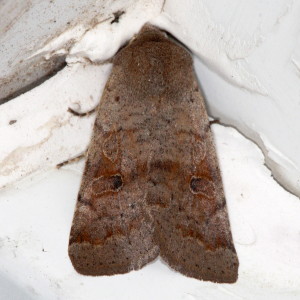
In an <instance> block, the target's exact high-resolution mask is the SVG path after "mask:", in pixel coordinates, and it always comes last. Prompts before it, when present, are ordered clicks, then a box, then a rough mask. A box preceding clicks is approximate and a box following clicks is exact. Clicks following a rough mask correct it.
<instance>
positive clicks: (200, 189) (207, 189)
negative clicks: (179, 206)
mask: <svg viewBox="0 0 300 300" xmlns="http://www.w3.org/2000/svg"><path fill="white" fill-rule="evenodd" d="M190 189H191V192H192V193H193V194H201V195H204V196H205V197H207V198H209V199H213V198H215V196H216V187H215V184H214V183H213V182H212V181H211V180H209V179H208V178H205V177H196V176H193V177H192V178H191V181H190Z"/></svg>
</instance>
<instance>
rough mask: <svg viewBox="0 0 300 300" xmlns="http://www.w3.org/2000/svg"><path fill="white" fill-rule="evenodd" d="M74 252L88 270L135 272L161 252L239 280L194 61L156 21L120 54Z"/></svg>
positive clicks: (203, 272) (91, 159) (207, 276)
mask: <svg viewBox="0 0 300 300" xmlns="http://www.w3.org/2000/svg"><path fill="white" fill-rule="evenodd" d="M69 255H70V258H71V261H72V263H73V265H74V267H75V269H76V270H77V271H78V272H79V273H81V274H86V275H113V274H119V273H126V272H129V271H131V270H137V269H140V268H141V267H142V266H144V265H145V264H147V263H148V262H150V261H152V260H154V259H155V258H156V257H157V256H158V255H160V256H161V257H162V258H163V260H164V261H166V262H167V263H168V264H169V265H170V266H171V267H172V268H173V269H175V270H177V271H179V272H181V273H183V274H185V275H187V276H190V277H194V278H197V279H202V280H210V281H214V282H235V281H236V280H237V276H238V265H239V262H238V258H237V255H236V251H235V248H234V245H233V242H232V236H231V232H230V225H229V220H228V214H227V208H226V202H225V198H224V192H223V187H222V180H221V176H220V170H219V166H218V162H217V158H216V151H215V147H214V143H213V139H212V134H211V131H210V127H209V121H208V117H207V113H206V110H205V106H204V101H203V96H202V94H201V92H200V91H199V88H198V84H197V79H196V77H195V75H194V71H193V62H192V58H191V56H190V54H189V53H188V52H187V51H186V50H185V49H184V48H183V47H181V46H179V45H177V44H176V43H174V42H173V41H171V40H169V39H168V38H167V36H166V35H165V34H164V33H162V32H161V31H159V30H158V29H156V28H155V27H152V26H150V25H146V26H144V27H143V29H142V30H141V32H140V33H139V35H138V36H137V37H136V38H135V39H134V40H133V41H131V42H130V44H129V45H128V46H127V47H125V48H123V49H122V50H121V51H120V52H119V53H118V54H117V55H116V57H115V58H114V66H113V70H112V73H111V76H110V78H109V80H108V82H107V84H106V88H105V90H104V93H103V96H102V99H101V103H100V105H99V108H98V114H97V118H96V121H95V126H94V132H93V137H92V141H91V144H90V147H89V150H88V157H87V162H86V167H85V171H84V175H83V178H82V183H81V188H80V191H79V195H78V201H77V206H76V211H75V215H74V221H73V225H72V229H71V235H70V244H69Z"/></svg>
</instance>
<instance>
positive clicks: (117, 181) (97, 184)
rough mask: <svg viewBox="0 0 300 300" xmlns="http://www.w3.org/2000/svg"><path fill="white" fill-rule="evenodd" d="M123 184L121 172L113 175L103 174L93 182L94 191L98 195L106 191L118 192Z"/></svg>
mask: <svg viewBox="0 0 300 300" xmlns="http://www.w3.org/2000/svg"><path fill="white" fill-rule="evenodd" d="M122 186H123V179H122V176H121V175H120V174H116V175H112V176H101V177H99V178H96V179H94V180H93V182H92V191H93V193H94V194H96V195H101V194H103V193H105V192H118V191H119V190H120V189H121V188H122Z"/></svg>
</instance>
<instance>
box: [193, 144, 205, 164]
mask: <svg viewBox="0 0 300 300" xmlns="http://www.w3.org/2000/svg"><path fill="white" fill-rule="evenodd" d="M205 156H206V145H205V143H204V142H203V141H201V140H200V139H197V140H196V141H195V145H194V147H193V157H194V163H195V164H199V163H201V162H202V161H203V160H204V158H205Z"/></svg>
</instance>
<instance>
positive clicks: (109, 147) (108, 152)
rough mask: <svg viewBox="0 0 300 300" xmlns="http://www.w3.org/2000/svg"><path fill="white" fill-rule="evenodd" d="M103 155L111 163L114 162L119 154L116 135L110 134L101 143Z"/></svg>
mask: <svg viewBox="0 0 300 300" xmlns="http://www.w3.org/2000/svg"><path fill="white" fill-rule="evenodd" d="M103 154H104V155H105V156H106V157H107V158H108V159H109V160H111V161H112V162H115V161H116V159H117V158H118V154H119V144H118V138H117V136H116V134H114V133H112V134H111V135H110V136H109V137H108V138H107V139H105V140H104V142H103Z"/></svg>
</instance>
